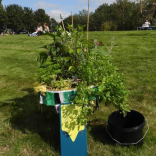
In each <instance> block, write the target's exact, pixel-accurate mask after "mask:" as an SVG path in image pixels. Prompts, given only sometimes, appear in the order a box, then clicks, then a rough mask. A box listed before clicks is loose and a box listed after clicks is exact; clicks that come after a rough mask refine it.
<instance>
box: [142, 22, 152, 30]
mask: <svg viewBox="0 0 156 156" xmlns="http://www.w3.org/2000/svg"><path fill="white" fill-rule="evenodd" d="M149 26H150V22H148V20H146V21H145V23H144V24H143V25H142V27H144V28H145V29H144V30H149Z"/></svg>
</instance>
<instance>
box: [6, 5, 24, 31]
mask: <svg viewBox="0 0 156 156" xmlns="http://www.w3.org/2000/svg"><path fill="white" fill-rule="evenodd" d="M6 12H7V16H8V24H7V27H8V28H10V29H13V30H14V31H17V30H18V29H23V28H24V25H23V16H24V12H23V9H22V7H21V6H19V5H17V4H12V5H8V6H7V7H6Z"/></svg>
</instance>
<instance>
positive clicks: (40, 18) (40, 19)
mask: <svg viewBox="0 0 156 156" xmlns="http://www.w3.org/2000/svg"><path fill="white" fill-rule="evenodd" d="M34 18H35V21H36V24H37V23H41V24H42V25H43V23H47V25H50V24H51V23H50V16H49V15H47V14H46V13H45V10H44V9H38V10H36V11H35V12H34Z"/></svg>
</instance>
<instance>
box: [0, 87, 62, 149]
mask: <svg viewBox="0 0 156 156" xmlns="http://www.w3.org/2000/svg"><path fill="white" fill-rule="evenodd" d="M25 91H27V92H28V95H26V96H24V97H22V98H16V99H13V100H11V101H12V103H11V118H10V123H11V126H12V127H13V128H14V129H18V130H20V131H22V133H24V134H27V132H28V131H31V132H32V133H37V134H38V135H40V137H41V138H42V139H43V140H44V141H45V142H47V143H48V144H49V145H50V146H51V147H52V148H53V149H54V150H55V151H56V152H60V129H59V115H58V114H56V112H55V110H54V107H48V106H45V105H42V108H43V109H44V111H43V112H42V113H41V110H40V108H41V107H40V106H41V105H39V95H38V94H34V92H33V91H32V90H31V89H27V90H25ZM7 105H10V103H9V104H7V103H4V104H2V105H1V107H5V106H7Z"/></svg>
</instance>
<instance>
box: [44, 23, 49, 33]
mask: <svg viewBox="0 0 156 156" xmlns="http://www.w3.org/2000/svg"><path fill="white" fill-rule="evenodd" d="M43 26H44V30H43V32H44V33H46V32H48V33H49V27H48V26H47V23H44V24H43Z"/></svg>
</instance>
